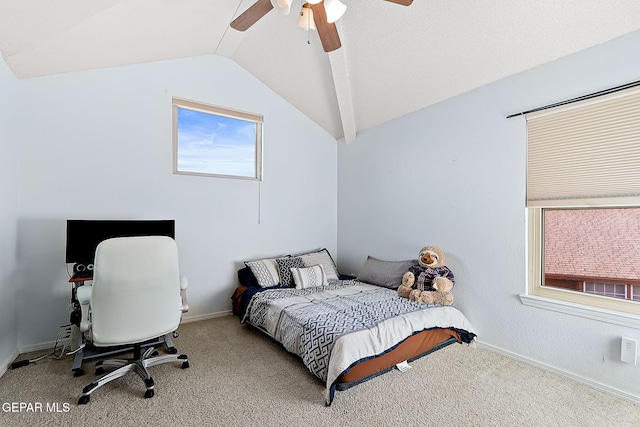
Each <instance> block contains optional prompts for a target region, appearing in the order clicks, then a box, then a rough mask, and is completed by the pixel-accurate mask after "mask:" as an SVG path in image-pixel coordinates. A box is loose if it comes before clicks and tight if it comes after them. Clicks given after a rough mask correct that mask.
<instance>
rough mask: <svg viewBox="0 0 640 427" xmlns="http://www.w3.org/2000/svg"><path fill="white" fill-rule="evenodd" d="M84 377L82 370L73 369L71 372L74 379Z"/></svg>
mask: <svg viewBox="0 0 640 427" xmlns="http://www.w3.org/2000/svg"><path fill="white" fill-rule="evenodd" d="M83 375H84V371H83V370H82V369H74V370H73V376H74V377H81V376H83Z"/></svg>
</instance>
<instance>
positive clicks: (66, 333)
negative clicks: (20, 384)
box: [11, 323, 75, 369]
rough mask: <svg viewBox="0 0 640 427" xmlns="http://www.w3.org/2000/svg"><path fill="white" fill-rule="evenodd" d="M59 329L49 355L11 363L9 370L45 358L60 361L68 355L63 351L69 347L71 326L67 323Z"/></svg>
mask: <svg viewBox="0 0 640 427" xmlns="http://www.w3.org/2000/svg"><path fill="white" fill-rule="evenodd" d="M60 328H61V329H60V331H58V335H57V336H56V341H55V344H54V346H53V351H52V352H51V353H45V354H43V355H40V356H38V357H35V358H33V359H25V360H21V361H19V362H13V363H12V364H11V369H18V368H21V367H23V366H27V365H29V364H32V363H36V362H39V361H41V360H42V359H46V358H49V359H60V358H61V357H62V356H65V355H66V354H69V353H65V350H66V349H67V348H70V347H71V332H72V328H73V324H72V323H69V324H67V325H63V326H60ZM59 346H62V347H61V348H60V349H58V347H59ZM74 353H75V352H74ZM71 354H73V353H71Z"/></svg>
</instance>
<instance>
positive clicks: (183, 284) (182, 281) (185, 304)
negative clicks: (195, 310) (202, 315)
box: [180, 276, 189, 313]
mask: <svg viewBox="0 0 640 427" xmlns="http://www.w3.org/2000/svg"><path fill="white" fill-rule="evenodd" d="M187 286H189V281H188V280H187V278H186V277H184V276H180V296H181V297H182V306H181V308H180V309H181V310H182V312H183V313H186V312H187V311H189V303H188V302H187Z"/></svg>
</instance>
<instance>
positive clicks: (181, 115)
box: [177, 107, 256, 178]
mask: <svg viewBox="0 0 640 427" xmlns="http://www.w3.org/2000/svg"><path fill="white" fill-rule="evenodd" d="M177 150H178V152H177V169H178V171H180V172H194V173H206V174H215V175H231V176H241V177H248V178H255V177H256V124H255V123H254V122H251V121H245V120H240V119H234V118H230V117H225V116H219V115H215V114H211V113H203V112H200V111H193V110H189V109H186V108H180V107H178V141H177Z"/></svg>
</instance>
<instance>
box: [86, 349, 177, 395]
mask: <svg viewBox="0 0 640 427" xmlns="http://www.w3.org/2000/svg"><path fill="white" fill-rule="evenodd" d="M141 351H142V350H141V346H140V344H136V345H135V346H134V349H133V358H132V359H107V360H101V361H99V362H97V363H96V375H100V374H101V373H103V372H104V367H112V368H116V370H115V371H112V372H109V373H108V374H106V375H104V376H102V377H101V378H100V379H98V380H97V381H94V382H92V383H91V384H89V385H88V386H86V387H85V388H84V389H83V390H82V394H81V395H80V398H79V399H78V405H84V404H86V403H88V402H89V399H90V398H91V393H93V392H94V391H96V390H97V389H98V388H100V387H102V386H103V385H105V384H107V383H108V382H111V381H113V380H115V379H117V378H120V377H122V376H124V375H126V374H128V373H129V372H131V371H134V372H135V373H136V374H138V376H139V377H140V378H142V379H143V380H144V384H145V386H146V387H147V390H146V391H145V393H144V397H145V398H151V397H153V395H154V389H153V387H154V382H153V378H151V374H150V373H149V371H148V370H147V368H149V367H150V366H155V365H159V364H161V363H168V362H182V369H186V368H188V367H189V358H188V357H187V355H186V354H162V355H157V351H156V349H155V347H149V348H148V349H147V350H146V351H145V352H144V354H142V355H141V354H140V353H141Z"/></svg>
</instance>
